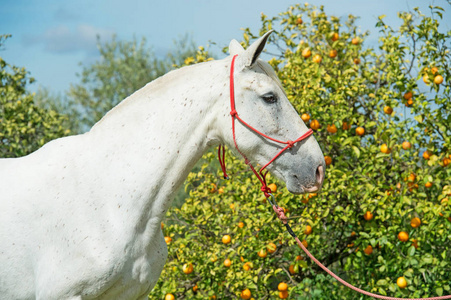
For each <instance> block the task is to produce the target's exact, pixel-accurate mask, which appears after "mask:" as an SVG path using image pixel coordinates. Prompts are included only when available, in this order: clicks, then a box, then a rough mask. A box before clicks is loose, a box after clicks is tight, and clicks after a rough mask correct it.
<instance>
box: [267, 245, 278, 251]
mask: <svg viewBox="0 0 451 300" xmlns="http://www.w3.org/2000/svg"><path fill="white" fill-rule="evenodd" d="M266 249H267V250H268V252H269V253H274V252H276V250H277V246H276V244H274V243H269V244H268V246H266Z"/></svg>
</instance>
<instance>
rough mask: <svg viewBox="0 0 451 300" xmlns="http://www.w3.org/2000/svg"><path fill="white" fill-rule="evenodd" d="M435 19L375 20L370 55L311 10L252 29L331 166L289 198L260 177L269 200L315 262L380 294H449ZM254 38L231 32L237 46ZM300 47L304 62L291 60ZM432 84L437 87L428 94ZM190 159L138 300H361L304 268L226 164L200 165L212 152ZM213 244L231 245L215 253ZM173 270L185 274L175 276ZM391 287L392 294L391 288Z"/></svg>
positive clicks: (449, 101)
mask: <svg viewBox="0 0 451 300" xmlns="http://www.w3.org/2000/svg"><path fill="white" fill-rule="evenodd" d="M441 11H442V9H441V8H440V7H431V16H426V15H423V14H422V13H421V12H420V11H418V10H417V9H414V11H413V12H408V13H407V12H405V13H399V18H400V19H401V21H402V25H401V26H400V27H399V28H397V29H394V28H392V27H390V26H388V25H387V24H385V23H384V18H383V16H381V17H380V18H379V20H378V22H377V24H376V27H377V28H378V30H379V32H380V38H379V42H378V49H372V48H370V47H368V46H366V45H365V39H366V38H367V37H368V33H363V34H360V33H359V31H358V29H357V27H356V25H355V20H356V18H355V17H354V16H349V17H348V18H347V20H345V21H342V20H340V19H339V18H337V17H334V16H327V15H326V14H325V12H324V10H323V8H322V7H320V8H316V7H313V6H311V5H308V4H305V5H295V6H292V7H290V8H289V9H288V10H287V11H285V12H283V13H281V14H280V15H278V16H277V17H273V18H269V17H267V16H265V15H262V19H261V20H262V28H261V30H260V35H261V34H262V33H263V32H266V31H267V30H269V29H275V30H276V33H275V34H273V36H272V37H271V38H270V41H271V43H272V45H273V46H272V48H274V49H278V51H279V52H280V54H279V56H278V57H275V58H273V59H271V60H270V63H271V64H272V65H273V66H274V68H275V69H276V70H277V71H278V75H279V77H280V79H281V81H282V83H283V85H284V86H285V89H286V92H287V95H288V97H289V99H290V101H291V102H292V103H293V105H294V106H295V108H296V109H297V111H298V112H299V114H304V113H306V114H309V116H310V121H308V123H309V122H312V121H313V120H318V122H319V124H320V125H321V127H320V128H319V129H317V130H316V131H315V137H316V139H317V140H318V142H319V144H320V145H321V146H322V148H323V152H324V154H325V155H326V156H329V157H330V158H331V161H332V162H331V164H330V165H329V166H328V168H327V172H326V181H325V183H324V186H323V189H322V192H321V193H320V194H318V195H316V194H310V195H305V196H295V195H291V194H289V193H288V192H287V191H286V190H283V189H282V185H281V184H280V183H279V182H277V181H276V180H275V179H274V178H271V180H270V182H274V183H276V185H277V186H278V187H279V188H278V191H277V192H276V193H275V196H276V199H277V201H278V203H279V205H281V206H282V207H284V208H286V209H287V210H288V212H287V215H288V216H289V218H290V223H291V225H292V228H293V230H294V232H295V233H297V234H298V236H299V237H300V239H301V240H302V239H305V240H306V241H307V243H308V248H309V249H310V250H311V252H312V253H313V254H314V255H315V256H316V257H317V258H318V259H319V260H320V261H322V262H323V263H324V264H325V265H326V266H328V267H329V268H331V269H332V270H333V271H334V272H335V273H336V274H338V275H339V276H341V277H342V278H344V279H346V280H347V281H348V282H350V283H352V284H354V285H356V286H358V287H363V288H364V289H366V290H368V291H371V292H375V293H379V294H382V295H390V296H396V297H427V296H439V295H443V294H451V288H450V283H449V274H450V271H451V265H450V257H451V246H450V243H449V240H450V238H451V231H450V230H451V210H450V208H449V205H448V197H449V196H451V185H450V182H451V164H450V161H449V159H450V158H451V149H450V148H451V140H450V137H451V115H450V109H449V108H450V107H451V97H450V96H451V95H450V81H451V71H450V70H451V68H450V61H451V55H450V50H449V44H450V41H451V39H450V37H451V32H447V33H442V32H440V30H439V22H440V20H441ZM335 33H337V35H336V34H335ZM256 37H257V35H254V34H252V33H251V31H250V30H249V29H245V31H244V35H243V42H242V44H243V45H244V46H247V45H249V43H250V41H251V40H253V39H255V38H256ZM306 48H309V49H310V51H311V55H310V56H308V55H305V57H304V56H303V55H302V53H303V51H304V50H305V49H306ZM331 50H336V52H335V51H332V52H331ZM271 51H272V50H271ZM304 53H306V52H304ZM315 55H320V57H321V60H320V61H319V60H318V59H317V58H318V57H317V58H316V59H315V60H314V59H313V57H315ZM199 57H201V58H202V53H199V54H198V57H197V58H199ZM204 59H205V58H203V59H202V60H204ZM195 61H196V60H195V58H194V57H193V59H192V60H189V61H188V62H189V63H194V62H195ZM438 75H440V76H442V78H443V82H441V83H434V80H435V79H436V78H437V76H438ZM438 79H440V78H438ZM439 81H440V80H438V81H436V82H439ZM409 92H410V93H411V94H410V93H409ZM386 107H390V108H392V109H393V111H390V109H387V108H386ZM384 109H385V110H384ZM334 126H335V129H334ZM357 127H362V128H364V130H365V133H364V134H363V135H358V134H357V133H356V128H357ZM406 141H408V142H409V143H410V147H408V145H407V144H406V143H405V144H404V148H403V142H406ZM383 144H386V146H387V147H382V148H381V146H382V145H383ZM381 149H382V150H383V151H381ZM425 153H426V154H425ZM204 159H205V160H206V161H205V163H204V164H203V165H202V168H201V170H200V172H192V173H191V174H190V175H189V177H188V179H187V185H186V188H187V190H189V194H190V196H189V197H188V198H187V199H186V202H185V204H184V205H183V206H181V207H180V208H177V207H176V208H173V209H171V210H170V211H169V212H168V214H167V220H166V221H165V226H164V228H163V232H164V235H165V236H169V237H171V238H172V241H171V242H170V243H169V244H168V251H169V257H168V261H167V263H166V266H165V268H164V270H163V273H162V276H161V278H160V280H159V282H158V284H157V286H156V287H155V288H154V290H153V291H152V293H151V294H150V298H152V299H163V298H164V295H165V294H167V293H172V294H174V295H175V297H176V299H206V298H208V297H210V299H216V298H218V299H222V298H227V299H231V298H239V297H240V294H241V291H242V290H244V289H249V290H250V291H251V293H252V297H253V298H255V299H268V298H278V297H279V293H278V291H277V286H278V284H279V283H280V282H286V283H288V285H289V290H288V291H289V297H290V298H293V299H299V298H301V299H302V298H312V299H331V298H332V299H356V298H360V299H362V297H363V296H360V295H358V294H357V293H355V292H354V291H351V290H349V289H348V288H345V287H343V286H341V285H340V284H338V283H337V282H336V281H335V280H334V279H332V278H331V277H330V276H328V275H327V274H325V273H324V272H323V271H322V270H321V269H320V268H319V267H317V266H316V265H315V264H314V263H312V262H311V261H310V260H308V259H307V258H304V255H303V253H301V250H300V249H299V248H298V246H296V245H295V243H294V240H293V239H292V238H291V237H290V236H289V235H288V234H287V233H286V232H284V230H283V226H281V223H280V222H279V221H278V220H276V219H275V216H274V213H273V212H272V209H271V208H270V207H269V205H268V204H267V203H266V199H264V197H263V196H262V194H261V192H260V191H259V189H258V188H257V187H258V186H259V185H258V181H257V180H256V179H255V178H254V177H252V173H251V172H250V171H249V170H248V169H247V168H246V166H245V165H244V164H243V163H242V162H241V161H240V160H239V159H237V158H231V157H230V153H229V155H228V166H229V167H228V168H229V173H232V174H231V175H232V176H231V178H232V179H231V180H230V181H226V182H225V181H223V180H221V179H220V174H219V172H218V171H217V169H216V170H212V168H211V167H209V164H211V163H212V162H214V161H215V160H216V157H215V155H214V153H213V152H209V153H207V154H206V155H205V156H204ZM367 211H369V212H371V214H366V212H367ZM364 216H366V218H365V217H364ZM371 216H372V217H371ZM413 218H419V220H420V222H421V224H418V223H416V221H415V222H414V221H412V219H413ZM239 222H243V224H240V223H239ZM411 222H412V224H411ZM307 225H310V226H311V227H312V233H311V234H306V233H305V228H306V226H307ZM401 231H405V232H406V233H408V235H409V237H408V240H407V241H405V242H403V241H401V240H399V239H398V234H399V232H401ZM226 234H227V235H230V236H231V237H232V241H231V243H228V244H224V243H223V242H222V237H223V236H224V235H226ZM269 243H274V244H275V245H276V246H277V250H276V251H275V252H274V253H269V252H268V253H267V256H266V257H264V258H262V257H261V256H259V255H258V251H259V250H261V249H267V248H268V246H269ZM368 246H371V247H368ZM370 250H371V251H370ZM267 251H268V250H267ZM226 258H228V259H230V260H231V261H232V264H231V266H230V267H226V266H224V264H223V262H224V260H225V259H226ZM186 263H192V264H193V266H194V267H193V272H192V273H189V274H185V273H183V272H182V266H183V265H184V264H186ZM246 264H247V267H245V265H246ZM246 269H247V270H246ZM401 276H404V277H405V279H406V280H407V287H406V288H404V289H401V288H400V287H398V286H397V284H396V282H397V278H398V277H401ZM193 288H194V290H195V291H194V290H193Z"/></svg>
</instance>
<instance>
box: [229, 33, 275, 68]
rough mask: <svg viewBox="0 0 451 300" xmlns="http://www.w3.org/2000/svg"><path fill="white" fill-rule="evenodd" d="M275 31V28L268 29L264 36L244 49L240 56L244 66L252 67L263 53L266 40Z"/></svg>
mask: <svg viewBox="0 0 451 300" xmlns="http://www.w3.org/2000/svg"><path fill="white" fill-rule="evenodd" d="M272 32H273V30H270V31H268V32H267V33H265V34H264V35H263V36H261V37H260V38H259V39H258V40H256V41H255V42H254V43H253V44H252V45H250V46H249V48H247V49H246V51H244V53H242V54H241V55H240V56H238V58H239V59H240V60H241V63H242V65H243V66H244V67H251V66H252V65H253V64H254V63H255V62H256V61H257V59H258V57H259V56H260V53H262V51H263V48H265V45H266V41H267V40H268V37H269V35H270V34H271V33H272Z"/></svg>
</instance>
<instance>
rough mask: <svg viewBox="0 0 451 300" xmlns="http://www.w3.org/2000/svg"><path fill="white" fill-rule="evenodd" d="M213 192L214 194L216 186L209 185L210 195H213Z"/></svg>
mask: <svg viewBox="0 0 451 300" xmlns="http://www.w3.org/2000/svg"><path fill="white" fill-rule="evenodd" d="M214 192H216V184H214V183H212V184H211V185H210V193H214Z"/></svg>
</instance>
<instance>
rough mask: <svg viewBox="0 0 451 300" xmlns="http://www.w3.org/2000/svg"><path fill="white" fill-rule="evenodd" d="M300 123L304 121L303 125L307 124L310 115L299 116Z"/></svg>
mask: <svg viewBox="0 0 451 300" xmlns="http://www.w3.org/2000/svg"><path fill="white" fill-rule="evenodd" d="M301 119H302V121H304V122H305V123H307V122H308V121H310V115H309V114H306V113H304V114H302V116H301Z"/></svg>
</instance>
